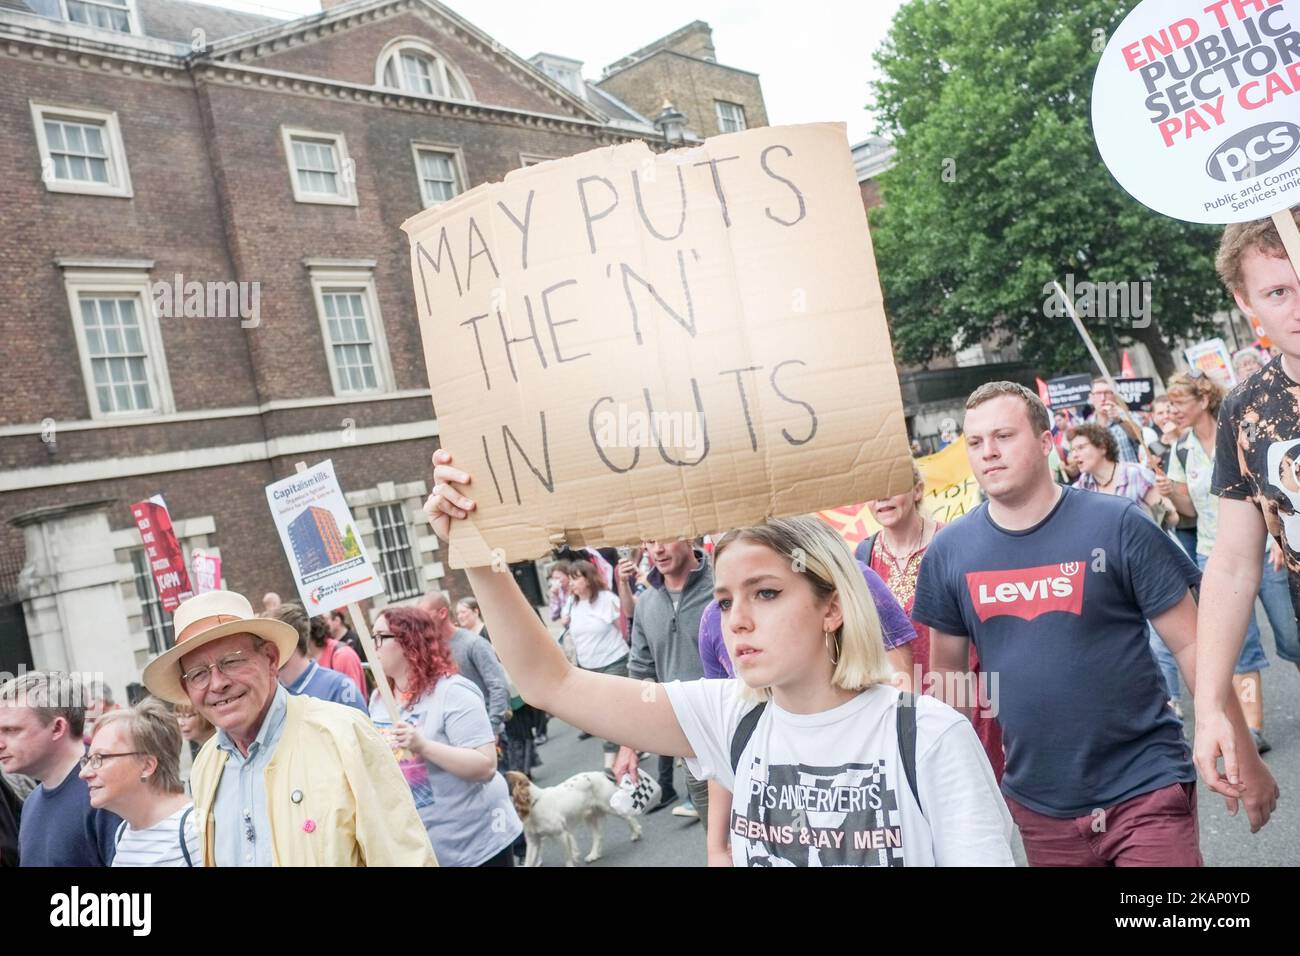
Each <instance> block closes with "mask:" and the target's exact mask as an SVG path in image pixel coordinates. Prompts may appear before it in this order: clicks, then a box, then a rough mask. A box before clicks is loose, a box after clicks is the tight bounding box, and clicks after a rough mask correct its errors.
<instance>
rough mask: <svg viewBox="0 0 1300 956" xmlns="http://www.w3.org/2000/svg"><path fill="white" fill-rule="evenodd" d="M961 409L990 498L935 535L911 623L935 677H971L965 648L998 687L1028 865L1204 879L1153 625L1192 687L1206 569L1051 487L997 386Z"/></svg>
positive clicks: (1032, 438)
mask: <svg viewBox="0 0 1300 956" xmlns="http://www.w3.org/2000/svg"><path fill="white" fill-rule="evenodd" d="M966 407H967V414H966V422H965V432H966V440H967V448H968V454H969V457H970V461H971V467H972V470H973V471H974V472H975V475H976V478H977V480H978V481H979V482H980V485H981V487H982V488H983V489H984V491H985V494H986V495H987V496H988V499H989V500H988V501H987V502H986V503H985V504H983V505H981V506H980V507H979V508H977V509H976V510H975V511H973V512H971V513H970V514H968V515H966V516H965V517H963V518H961V519H960V520H958V521H956V522H953V523H952V524H950V525H949V526H948V527H946V528H944V529H943V530H942V531H941V532H940V533H939V534H938V535H937V536H936V537H935V539H934V543H933V544H931V545H930V549H929V551H928V552H927V553H926V556H925V558H924V560H923V562H922V565H921V573H920V578H919V580H918V582H917V593H916V603H915V606H914V609H913V617H914V618H915V619H916V620H918V621H921V622H922V623H924V624H927V625H929V626H930V627H931V628H932V630H933V633H932V636H931V661H932V666H933V667H934V668H935V670H936V671H938V672H944V671H948V672H960V671H962V670H964V669H965V663H966V660H967V652H968V649H967V639H968V638H969V639H972V640H974V641H975V646H976V650H977V651H978V652H979V657H980V661H981V662H982V664H983V667H984V669H985V671H986V672H987V674H989V675H990V676H991V677H992V676H995V677H996V679H997V684H996V693H995V694H994V695H993V701H992V703H993V705H994V707H995V708H996V710H997V713H996V716H997V719H998V722H999V723H1000V724H1001V725H1002V729H1003V734H1004V742H1005V746H1006V774H1005V776H1004V777H1003V780H1002V789H1003V791H1004V793H1005V795H1006V796H1007V798H1008V800H1007V802H1008V805H1009V806H1010V808H1011V811H1012V815H1013V816H1014V817H1015V819H1016V822H1017V824H1019V826H1020V829H1021V834H1022V836H1023V837H1024V841H1025V850H1026V854H1027V856H1028V857H1029V862H1030V863H1031V865H1107V864H1120V865H1183V866H1188V865H1192V866H1195V865H1200V864H1201V855H1200V849H1199V845H1198V844H1199V839H1198V833H1197V823H1196V810H1195V780H1196V776H1195V772H1194V770H1193V768H1192V764H1191V755H1190V753H1189V750H1188V747H1187V744H1186V742H1185V741H1184V740H1183V737H1182V733H1181V730H1180V725H1179V722H1178V719H1177V718H1176V717H1175V716H1174V714H1173V712H1172V711H1171V710H1170V709H1169V708H1168V707H1167V706H1166V699H1167V695H1166V694H1165V692H1164V690H1163V685H1162V684H1161V678H1160V672H1159V669H1158V667H1157V665H1156V661H1155V657H1154V655H1153V654H1152V653H1151V650H1150V647H1149V644H1148V636H1147V630H1146V623H1145V622H1146V621H1147V620H1150V621H1151V622H1152V623H1153V624H1154V625H1155V628H1156V631H1157V632H1158V633H1159V634H1160V635H1161V637H1162V638H1163V639H1164V640H1165V641H1166V643H1168V644H1169V647H1170V650H1171V651H1173V653H1174V655H1175V657H1176V658H1177V660H1178V663H1179V666H1180V668H1182V669H1183V671H1184V675H1185V676H1186V674H1187V673H1188V672H1191V671H1192V670H1193V668H1192V663H1193V661H1194V658H1195V623H1196V608H1195V604H1194V602H1193V599H1192V596H1191V592H1190V588H1191V587H1193V586H1195V585H1196V584H1197V583H1198V579H1199V573H1198V571H1197V569H1196V565H1194V564H1193V563H1192V562H1191V561H1190V560H1188V558H1187V555H1186V554H1185V553H1184V552H1183V551H1182V549H1181V548H1179V547H1178V545H1177V544H1176V543H1175V542H1174V541H1173V540H1172V539H1171V538H1169V537H1168V536H1167V535H1165V534H1164V533H1163V532H1162V531H1161V530H1160V529H1159V528H1158V527H1157V526H1156V525H1155V523H1154V522H1153V521H1151V520H1150V518H1148V517H1147V516H1146V515H1145V514H1144V513H1143V512H1142V511H1141V510H1140V509H1139V508H1138V507H1137V506H1136V505H1134V504H1133V503H1132V502H1130V501H1128V500H1126V499H1120V498H1117V497H1114V496H1111V495H1104V494H1101V493H1097V492H1084V491H1078V490H1075V489H1068V488H1061V487H1060V486H1058V485H1056V484H1055V482H1053V480H1052V476H1051V472H1050V470H1049V468H1048V463H1047V459H1048V455H1049V454H1050V452H1051V450H1052V438H1051V422H1050V419H1049V417H1048V413H1047V409H1046V407H1045V406H1044V405H1043V403H1042V402H1041V401H1040V400H1039V399H1038V397H1037V396H1036V395H1034V394H1033V393H1032V392H1030V391H1029V390H1028V389H1025V388H1023V387H1022V386H1020V385H1016V384H1014V383H1010V382H995V383H989V384H988V385H984V386H982V387H981V388H979V389H977V390H976V392H975V393H974V394H972V395H971V397H970V399H969V400H968V401H967V405H966ZM1188 683H1189V685H1192V683H1193V682H1192V681H1189V682H1188ZM992 686H993V685H991V684H990V688H991V687H992ZM950 703H958V704H961V703H963V702H962V701H959V700H957V701H950ZM1238 716H1240V712H1238Z"/></svg>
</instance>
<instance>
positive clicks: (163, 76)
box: [0, 22, 658, 147]
mask: <svg viewBox="0 0 1300 956" xmlns="http://www.w3.org/2000/svg"><path fill="white" fill-rule="evenodd" d="M7 26H9V24H7V23H4V22H0V53H2V54H3V55H5V56H8V57H12V58H15V59H30V60H31V61H32V62H35V63H46V64H49V65H58V66H63V67H71V68H74V69H83V70H88V71H93V72H95V73H97V74H102V73H115V74H117V75H120V76H124V77H129V78H133V79H143V80H150V81H153V82H159V83H167V84H170V85H180V86H185V87H191V86H197V85H199V84H200V83H205V82H206V83H222V84H226V85H242V86H245V87H248V88H251V89H258V90H263V91H266V92H272V93H291V94H296V95H301V96H316V97H320V98H322V99H329V100H333V101H335V102H353V103H360V104H363V105H367V106H379V107H389V108H396V109H406V110H410V111H413V112H421V113H432V114H436V115H439V116H458V117H464V118H466V119H470V120H479V121H485V122H494V123H502V124H506V125H511V126H521V127H527V128H533V129H549V130H553V131H556V132H566V133H574V134H578V135H583V136H591V137H593V138H594V139H595V140H596V142H597V143H600V144H606V145H608V144H614V143H622V142H629V141H631V140H637V139H641V140H647V141H648V142H650V144H651V146H652V147H653V146H655V144H656V142H657V141H658V140H657V137H648V136H647V135H646V134H645V133H637V132H635V131H633V130H627V129H622V128H620V127H618V126H615V125H613V124H612V123H611V122H609V121H598V120H588V119H582V118H580V117H576V116H561V115H557V114H551V113H535V112H531V111H529V110H519V109H514V108H511V107H507V106H490V105H488V104H486V103H473V102H469V101H465V100H440V99H436V98H434V97H429V96H420V95H417V94H414V93H404V92H402V91H401V90H390V89H385V88H382V87H376V86H366V85H362V84H359V83H347V82H344V81H342V80H331V79H327V78H324V77H318V76H309V75H307V74H298V73H285V72H283V71H279V70H269V69H265V68H263V67H256V66H251V65H247V64H243V63H234V62H231V63H212V62H207V63H190V62H188V61H187V59H186V58H185V57H182V56H179V55H167V54H156V53H147V52H145V51H141V50H138V49H134V48H128V47H123V46H114V45H109V44H104V45H102V46H101V47H100V48H98V49H94V50H92V49H89V48H84V49H83V48H82V47H81V46H80V45H78V44H76V43H69V42H68V40H69V38H68V37H67V36H65V35H63V34H61V33H57V32H48V33H39V32H36V31H25V30H24V31H20V32H12V31H8V30H6V27H7Z"/></svg>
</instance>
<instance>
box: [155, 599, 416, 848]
mask: <svg viewBox="0 0 1300 956" xmlns="http://www.w3.org/2000/svg"><path fill="white" fill-rule="evenodd" d="M174 623H175V631H176V643H175V645H174V646H173V647H172V648H171V649H170V650H168V651H166V652H164V653H163V654H160V655H159V656H158V657H157V658H155V659H154V660H153V661H151V662H150V663H149V666H147V667H146V668H145V670H144V683H145V686H146V687H148V688H149V691H150V693H152V694H153V695H154V696H156V697H160V698H162V699H163V700H166V701H170V702H171V703H174V704H191V705H192V706H193V707H194V709H195V710H197V711H198V712H199V713H200V714H201V715H203V716H204V717H205V718H207V720H208V721H209V722H211V723H212V724H213V726H215V727H216V728H217V733H216V735H215V736H214V737H212V738H211V739H210V740H208V742H207V743H206V744H205V745H204V746H203V749H202V750H201V751H200V752H199V755H198V758H197V759H196V760H195V762H194V770H193V773H192V775H191V778H190V787H191V789H192V791H193V794H194V811H195V812H194V818H195V820H196V821H197V823H198V827H199V842H200V845H201V846H202V847H203V863H204V865H205V866H435V865H437V864H436V861H435V860H434V856H433V849H432V848H431V847H430V845H429V838H428V835H427V834H426V832H425V828H424V824H423V823H421V822H420V817H419V814H418V813H417V812H416V809H415V803H414V801H413V800H412V799H411V790H410V787H408V786H407V784H406V780H405V779H404V778H403V777H402V773H401V770H399V769H398V765H397V761H396V760H395V759H393V754H392V751H391V750H390V748H389V746H388V744H387V743H386V742H385V741H384V739H383V737H381V736H380V734H379V732H378V731H377V730H375V728H374V726H373V725H372V724H371V723H370V721H368V720H367V719H366V718H365V717H363V716H362V715H361V714H359V713H358V712H357V711H356V710H354V709H353V708H351V707H344V706H342V705H339V704H333V703H330V702H328V701H323V700H316V699H315V698H312V697H294V696H291V695H290V694H289V693H288V692H287V691H286V690H285V689H284V688H283V687H281V686H280V683H279V682H278V681H277V680H276V676H277V673H278V670H279V665H280V663H281V662H282V661H286V660H288V658H289V655H290V653H291V652H292V651H293V649H294V648H295V647H296V646H297V643H298V634H297V632H296V631H294V629H293V628H292V627H290V626H289V625H288V624H285V623H284V622H283V621H276V620H271V619H269V618H259V617H257V616H255V615H254V614H253V608H252V605H250V604H249V602H248V600H247V598H245V597H243V596H242V595H240V594H235V593H234V592H231V591H209V592H207V593H206V594H200V595H198V596H197V597H193V598H191V599H190V600H188V601H186V602H185V603H183V604H182V605H181V606H180V607H179V608H177V609H176V617H175V622H174Z"/></svg>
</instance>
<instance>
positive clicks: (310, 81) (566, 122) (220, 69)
mask: <svg viewBox="0 0 1300 956" xmlns="http://www.w3.org/2000/svg"><path fill="white" fill-rule="evenodd" d="M194 80H195V83H196V84H199V83H216V84H223V85H227V86H243V87H247V88H251V89H259V90H264V91H266V92H270V93H288V94H291V95H297V96H311V97H318V98H321V99H326V100H333V101H335V102H343V103H358V104H360V105H363V106H377V107H386V108H390V109H405V110H409V111H412V112H418V113H431V114H435V115H438V116H450V117H463V118H465V119H470V120H482V121H487V122H494V123H502V124H506V125H511V126H523V127H530V128H533V129H547V130H551V131H554V132H560V133H574V134H578V135H583V136H593V137H595V138H596V140H597V141H598V142H601V143H619V142H628V141H631V140H638V139H639V140H647V137H646V135H645V134H638V133H635V132H633V131H631V130H624V129H619V128H618V127H615V126H612V125H609V124H608V123H604V122H596V121H593V120H584V119H579V118H577V117H573V116H559V115H555V114H551V113H533V112H530V111H528V110H519V109H513V108H511V107H508V106H489V105H487V104H485V103H471V102H467V101H463V100H443V99H438V98H436V97H432V96H420V95H418V94H415V93H405V92H402V91H401V90H390V89H386V88H383V87H376V86H365V85H362V84H360V83H347V82H344V81H343V80H329V79H323V78H321V77H318V76H310V75H307V74H303V73H285V72H283V71H280V70H269V69H266V68H264V67H257V66H250V65H247V64H243V63H208V64H205V65H196V66H195V67H194ZM648 141H649V142H651V144H652V145H653V144H654V139H649V140H648Z"/></svg>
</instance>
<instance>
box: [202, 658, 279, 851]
mask: <svg viewBox="0 0 1300 956" xmlns="http://www.w3.org/2000/svg"><path fill="white" fill-rule="evenodd" d="M288 700H289V692H288V691H286V690H285V689H284V688H283V687H281V686H280V685H279V684H276V686H275V697H274V698H273V699H272V700H271V708H270V709H269V710H268V711H267V712H266V719H265V720H263V721H262V728H261V730H259V731H258V732H257V737H256V738H255V739H254V740H253V742H252V744H250V745H249V748H248V756H247V757H245V756H244V755H243V754H241V753H240V752H239V748H238V747H236V746H235V742H234V741H233V740H231V739H230V737H229V736H228V735H227V734H226V732H225V731H224V730H218V731H217V749H219V750H224V751H225V752H226V753H227V754H229V755H230V756H229V758H228V759H227V760H226V765H225V767H223V768H222V770H221V780H220V781H219V782H218V784H217V796H216V799H215V800H214V801H213V804H212V815H213V823H214V826H215V830H214V833H213V839H214V843H215V847H214V849H215V859H216V864H217V866H271V865H272V864H273V862H274V860H273V857H272V853H271V818H270V817H269V816H268V815H267V812H266V780H265V774H266V767H267V765H268V764H269V763H270V762H271V758H272V756H274V755H275V747H276V744H278V743H279V742H280V735H281V734H282V733H283V732H284V718H285V714H286V712H287V711H288Z"/></svg>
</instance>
